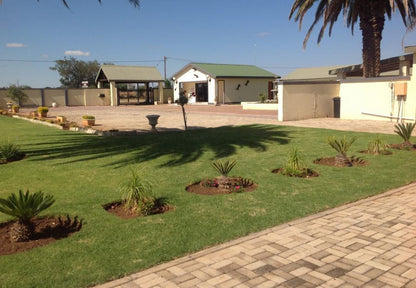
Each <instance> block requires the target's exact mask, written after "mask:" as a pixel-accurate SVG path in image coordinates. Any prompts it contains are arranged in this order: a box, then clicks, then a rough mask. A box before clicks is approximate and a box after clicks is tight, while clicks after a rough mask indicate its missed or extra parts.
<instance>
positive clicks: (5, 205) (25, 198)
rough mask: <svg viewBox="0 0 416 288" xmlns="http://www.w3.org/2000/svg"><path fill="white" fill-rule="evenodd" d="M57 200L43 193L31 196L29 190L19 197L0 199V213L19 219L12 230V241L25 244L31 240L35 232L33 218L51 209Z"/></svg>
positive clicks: (11, 196) (12, 195)
mask: <svg viewBox="0 0 416 288" xmlns="http://www.w3.org/2000/svg"><path fill="white" fill-rule="evenodd" d="M54 202H55V200H54V199H53V196H51V195H46V196H44V195H43V193H42V192H41V191H38V192H36V193H33V194H30V193H29V190H27V191H26V193H23V192H22V190H19V195H16V194H14V193H13V194H11V195H10V196H9V197H8V198H6V199H2V198H0V212H2V213H4V214H7V215H10V216H13V217H15V218H17V220H18V221H17V222H16V223H15V224H14V225H13V226H12V228H11V229H10V237H11V239H12V241H15V242H23V241H28V240H30V238H31V236H32V234H33V231H34V230H35V227H34V224H33V222H32V218H33V217H35V216H36V215H38V214H39V213H40V212H42V211H43V210H45V209H47V208H49V207H50V206H51V205H52V204H53V203H54Z"/></svg>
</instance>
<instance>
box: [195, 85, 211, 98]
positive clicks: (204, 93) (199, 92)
mask: <svg viewBox="0 0 416 288" xmlns="http://www.w3.org/2000/svg"><path fill="white" fill-rule="evenodd" d="M195 91H196V102H208V83H195Z"/></svg>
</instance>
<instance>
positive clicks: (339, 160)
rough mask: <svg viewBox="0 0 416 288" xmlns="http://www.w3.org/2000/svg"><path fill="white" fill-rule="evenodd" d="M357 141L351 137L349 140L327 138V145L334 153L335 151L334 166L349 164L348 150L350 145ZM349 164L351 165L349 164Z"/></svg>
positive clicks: (345, 138) (345, 137)
mask: <svg viewBox="0 0 416 288" xmlns="http://www.w3.org/2000/svg"><path fill="white" fill-rule="evenodd" d="M356 140H357V137H352V138H350V139H348V138H347V136H344V137H342V138H337V137H335V136H330V137H328V141H327V142H328V144H329V146H331V147H332V148H333V149H334V150H335V151H337V155H336V156H335V164H336V165H341V166H342V165H344V164H345V163H350V159H349V158H348V156H347V152H348V150H350V148H351V145H352V144H353V143H354V142H355V141H356ZM350 164H351V163H350Z"/></svg>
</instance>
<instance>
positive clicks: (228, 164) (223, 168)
mask: <svg viewBox="0 0 416 288" xmlns="http://www.w3.org/2000/svg"><path fill="white" fill-rule="evenodd" d="M236 164H237V161H236V160H233V161H230V160H227V161H225V162H222V161H221V160H217V161H215V162H212V163H211V166H212V167H213V168H214V169H215V170H216V171H217V172H218V173H220V175H221V176H225V177H228V174H230V172H231V170H232V169H233V168H234V166H235V165H236Z"/></svg>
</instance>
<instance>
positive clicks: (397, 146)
mask: <svg viewBox="0 0 416 288" xmlns="http://www.w3.org/2000/svg"><path fill="white" fill-rule="evenodd" d="M388 147H389V148H392V149H397V150H410V151H416V144H410V145H409V144H405V143H400V144H389V145H388Z"/></svg>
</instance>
